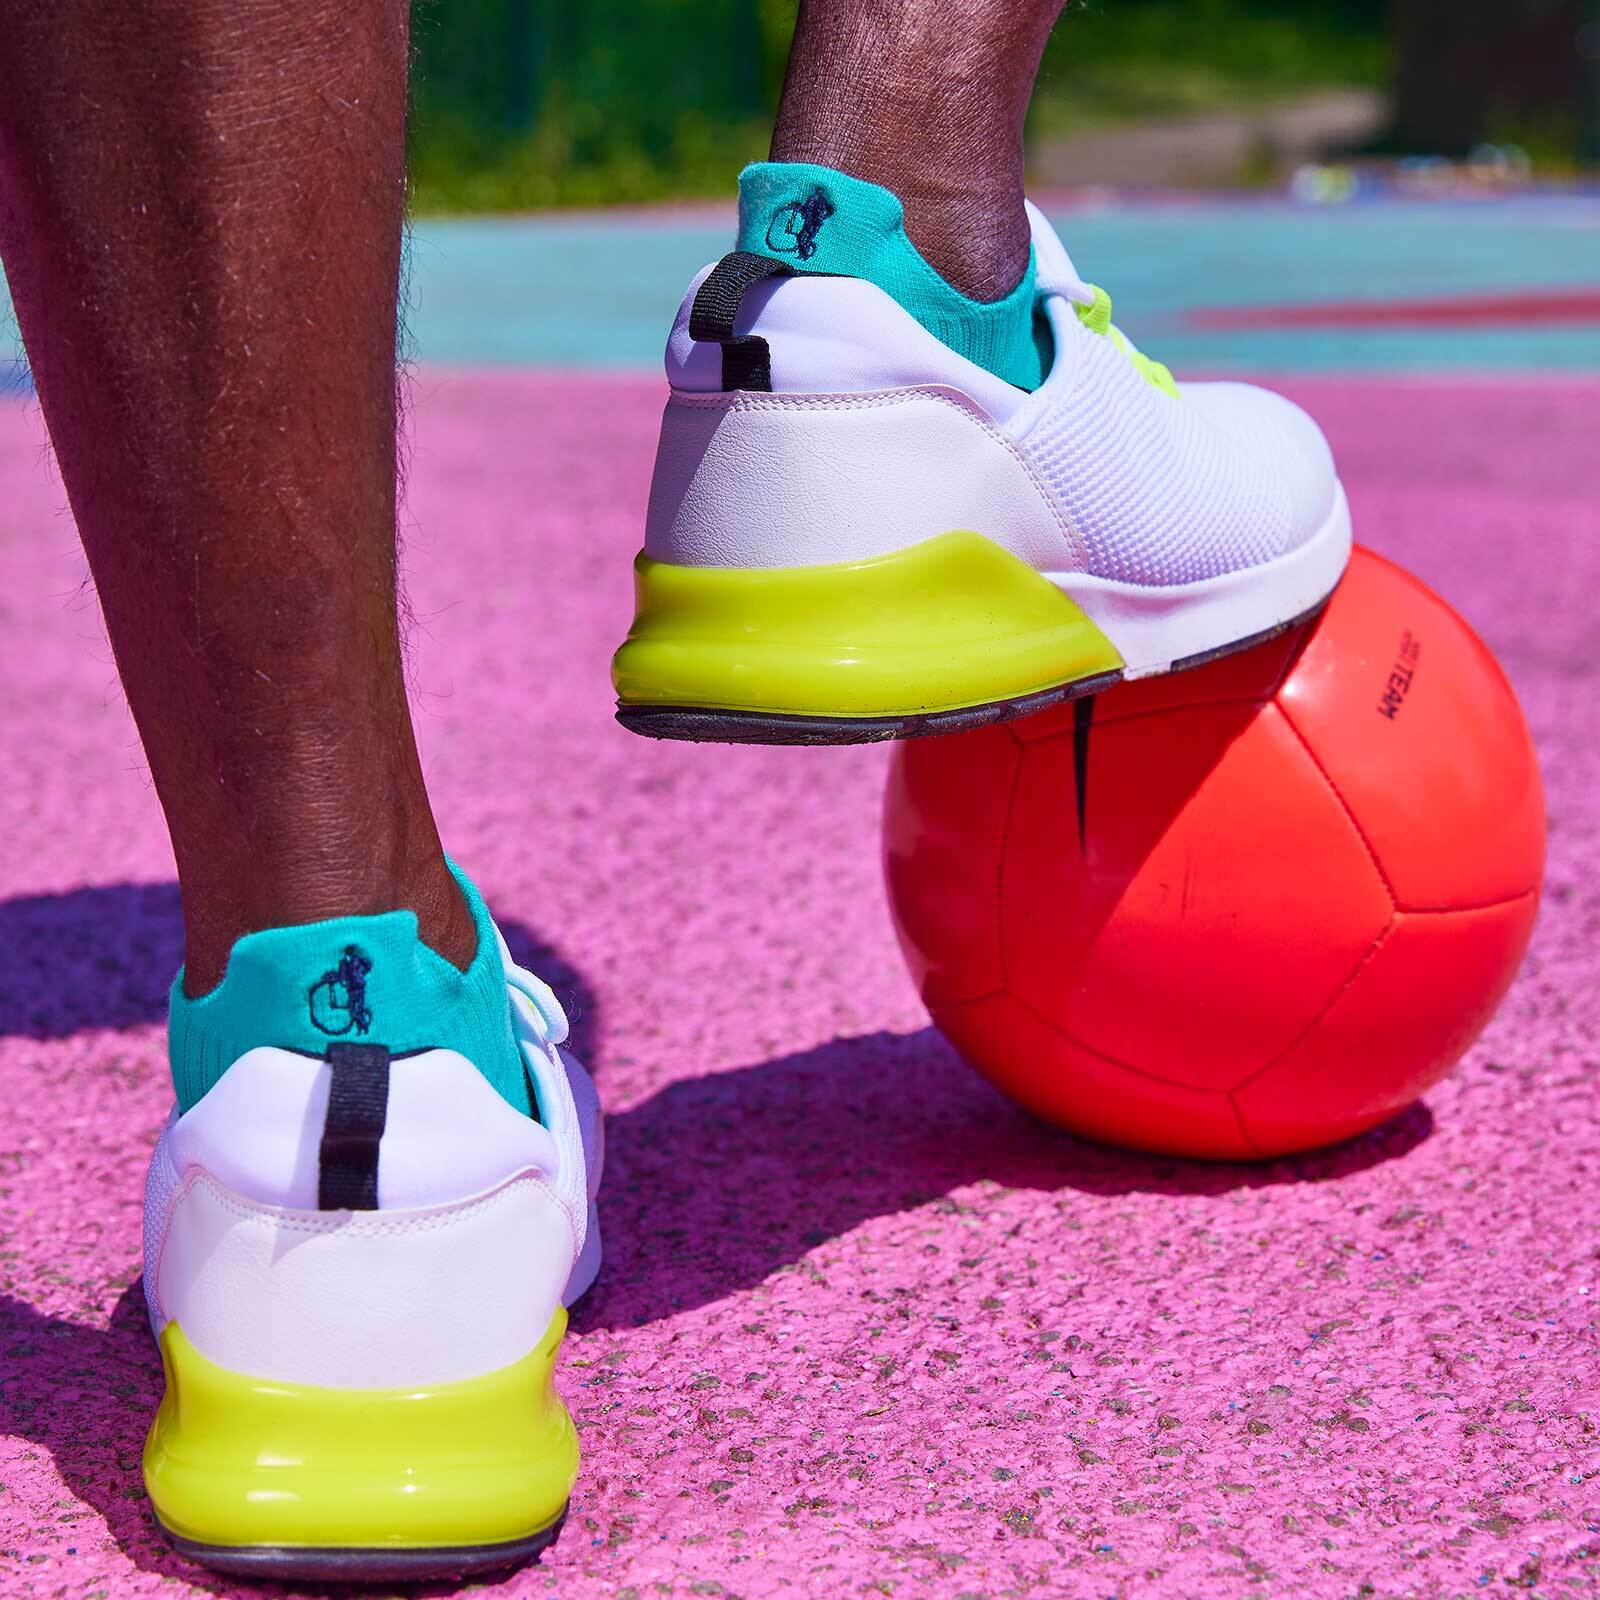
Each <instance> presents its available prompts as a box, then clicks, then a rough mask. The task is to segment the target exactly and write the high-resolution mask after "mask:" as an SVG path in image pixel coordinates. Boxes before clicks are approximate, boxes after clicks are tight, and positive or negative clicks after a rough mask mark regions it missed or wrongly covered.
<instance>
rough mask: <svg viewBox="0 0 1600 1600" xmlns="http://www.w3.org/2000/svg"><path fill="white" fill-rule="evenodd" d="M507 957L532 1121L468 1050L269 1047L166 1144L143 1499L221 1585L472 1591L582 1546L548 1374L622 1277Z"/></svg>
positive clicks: (157, 1193)
mask: <svg viewBox="0 0 1600 1600" xmlns="http://www.w3.org/2000/svg"><path fill="white" fill-rule="evenodd" d="M500 950H501V957H502V960H503V962H504V965H505V973H506V983H507V987H508V989H509V991H510V996H511V1010H512V1016H513V1022H514V1026H515V1029H516V1034H517V1041H518V1044H519V1045H520V1047H521V1050H522V1055H523V1059H524V1062H525V1064H526V1070H527V1073H528V1081H529V1085H530V1089H531V1097H532V1099H533V1100H534V1102H535V1104H536V1106H537V1111H538V1120H534V1119H533V1118H531V1117H528V1116H525V1115H523V1114H522V1113H521V1112H520V1111H518V1110H516V1109H515V1108H514V1107H512V1106H511V1105H510V1104H508V1103H507V1101H506V1100H504V1099H503V1098H502V1097H501V1096H500V1095H499V1094H498V1093H496V1091H495V1090H494V1089H493V1088H491V1087H490V1085H489V1083H488V1082H487V1081H486V1080H485V1078H484V1076H483V1074H482V1073H480V1072H479V1071H478V1069H477V1068H476V1067H475V1066H474V1065H473V1064H472V1063H471V1062H470V1061H468V1060H467V1059H466V1058H465V1057H464V1056H462V1055H459V1054H457V1053H456V1052H454V1051H451V1050H424V1051H421V1052H418V1053H414V1054H409V1055H402V1056H396V1057H393V1058H390V1057H389V1055H388V1052H387V1051H385V1050H383V1049H382V1047H380V1046H369V1045H362V1044H354V1045H340V1044H338V1043H335V1044H333V1045H332V1046H330V1047H329V1049H328V1052H327V1055H326V1057H318V1056H311V1055H301V1054H296V1053H295V1052H293V1051H289V1050H280V1049H268V1048H263V1049H255V1050H251V1051H249V1052H247V1053H246V1054H245V1055H243V1056H241V1057H240V1058H239V1059H238V1060H237V1061H235V1062H234V1063H233V1065H232V1066H231V1067H229V1068H228V1069H227V1071H226V1072H224V1073H223V1075H222V1076H221V1078H220V1079H219V1080H218V1081H217V1083H216V1085H215V1087H214V1088H212V1089H211V1090H210V1091H209V1092H208V1093H207V1094H206V1095H205V1096H204V1098H203V1099H201V1100H200V1101H199V1102H198V1103H197V1104H195V1105H194V1106H193V1108H192V1109H191V1110H190V1111H188V1112H187V1113H186V1114H183V1115H179V1114H178V1113H177V1112H176V1110H175V1111H174V1113H173V1115H172V1117H171V1118H170V1119H169V1121H168V1123H167V1125H166V1128H165V1129H164V1130H163V1132H162V1135H161V1140H160V1142H159V1144H158V1145H157V1146H156V1151H155V1155H154V1158H153V1159H152V1161H151V1163H150V1176H149V1183H148V1187H147V1190H146V1197H145V1295H146V1299H147V1301H148V1304H149V1310H150V1319H151V1325H152V1327H153V1328H154V1330H155V1333H156V1337H157V1339H158V1340H159V1342H160V1345H161V1353H162V1361H163V1364H164V1366H165V1369H166V1381H167V1389H166V1396H165V1398H164V1399H163V1401H162V1403H161V1409H160V1411H159V1413H158V1414H157V1416H156V1419H155V1422H154V1424H153V1425H152V1427H151V1429H150V1436H149V1440H148V1442H147V1444H146V1447H145V1455H144V1474H145V1484H146V1487H147V1488H148V1490H149V1493H150V1498H151V1501H152V1503H153V1504H154V1506H155V1510H156V1514H157V1516H158V1518H159V1519H160V1522H161V1524H162V1526H163V1528H164V1530H165V1531H166V1532H167V1533H168V1535H169V1536H170V1537H171V1538H172V1540H173V1542H174V1543H175V1544H176V1545H177V1546H178V1548H179V1549H180V1550H182V1551H183V1552H184V1553H186V1554H188V1555H190V1556H191V1557H193V1558H194V1559H196V1560H198V1561H201V1562H203V1563H205V1564H206V1565H208V1566H212V1567H218V1568H221V1569H222V1570H224V1571H229V1572H237V1573H243V1574H246V1575H249V1576H252V1577H260V1578H266V1579H278V1578H317V1579H324V1580H328V1579H337V1580H342V1579H354V1580H362V1581H366V1580H379V1579H381V1580H414V1579H430V1578H443V1577H456V1576H460V1575H462V1574H464V1573H469V1572H477V1571H483V1570H489V1569H494V1568H499V1567H505V1566H508V1565H512V1564H514V1563H516V1562H519V1561H521V1560H524V1559H526V1558H527V1557H529V1556H531V1555H533V1554H535V1553H537V1552H538V1551H539V1550H540V1549H542V1548H543V1547H544V1546H545V1545H547V1544H548V1543H550V1541H551V1540H552V1539H554V1537H555V1535H556V1532H557V1531H558V1529H559V1527H560V1524H561V1519H562V1517H563V1515H564V1514H565V1511H566V1505H567V1498H568V1494H569V1492H570V1490H571V1488H572V1483H573V1479H574V1477H575V1475H576V1472H577V1467H578V1443H577V1437H576V1434H575V1432H574V1430H573V1425H572V1420H571V1418H570V1417H569V1416H568V1414H567V1411H566V1408H565V1407H564V1406H563V1404H562V1402H561V1400H560V1398H559V1396H558V1395H557V1394H556V1392H555V1390H554V1388H553V1386H552V1381H551V1380H552V1372H553V1368H554V1365H555V1359H556V1353H557V1350H558V1349H559V1347H560V1344H561V1337H562V1333H563V1331H564V1329H565V1327H566V1311H565V1309H564V1307H565V1306H566V1305H569V1304H571V1303H572V1301H573V1300H574V1299H576V1297H577V1296H578V1295H580V1294H582V1293H583V1292H584V1290H585V1289H587V1288H588V1287H589V1285H590V1284H591V1283H592V1282H593V1281H594V1276H595V1273H596V1272H597V1271H598V1269H599V1265H600V1235H599V1231H598V1229H597V1226H596V1222H595V1212H594V1196H595V1191H596V1189H597V1187H598V1184H599V1178H600V1167H601V1161H602V1153H603V1152H602V1134H601V1122H600V1108H599V1102H598V1099H597V1097H596V1095H595V1091H594V1086H593V1084H592V1083H591V1082H590V1079H589V1077H588V1074H587V1073H586V1072H585V1071H584V1069H583V1068H582V1067H581V1066H580V1065H579V1064H578V1062H577V1061H576V1059H574V1058H573V1057H572V1056H571V1055H569V1054H567V1052H566V1051H564V1050H563V1049H562V1048H561V1044H562V1041H563V1040H564V1039H565V1038H566V1037H567V1021H566V1017H565V1015H564V1014H563V1012H562V1010H561V1007H560V1005H559V1003H558V1002H557V1001H556V999H555V997H554V995H553V994H552V993H551V992H550V990H549V989H548V988H547V987H546V986H545V985H544V984H543V983H541V982H540V981H539V979H537V978H535V977H534V976H533V975H532V974H531V973H528V972H525V971H523V970H522V969H521V968H520V967H518V966H516V965H515V963H513V962H512V960H511V958H510V956H509V954H508V953H507V952H506V949H505V945H504V943H503V941H502V943H501V946H500ZM374 1052H376V1054H374Z"/></svg>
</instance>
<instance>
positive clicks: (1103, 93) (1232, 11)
mask: <svg viewBox="0 0 1600 1600" xmlns="http://www.w3.org/2000/svg"><path fill="white" fill-rule="evenodd" d="M795 9H796V0H581V3H580V0H416V3H415V7H414V12H413V18H414V22H413V35H414V46H415V53H416V73H415V91H414V98H415V113H414V118H413V128H412V146H413V148H412V155H413V162H412V166H413V174H414V181H415V186H416V197H417V204H418V207H419V209H422V210H474V211H485V210H508V209H514V210H521V209H528V208H532V207H540V206H551V205H587V204H602V203H606V204H617V203H627V202H632V201H651V200H659V199H663V198H669V197H674V196H696V195H726V194H728V193H730V192H731V188H732V178H733V174H734V173H735V172H736V171H737V170H738V168H739V167H740V166H742V165H743V164H744V163H745V162H746V161H750V160H757V159H760V157H761V156H762V155H763V154H764V153H765V149H766V142H767V137H768V134H769V131H770V126H771V116H772V111H773V109H774V107H775V106H776V104H777V97H778V92H779V89H780V87H781V85H782V79H783V64H784V59H785V56H786V53H787V50H788V41H789V35H790V33H791V32H792V30H793V26H794V16H795ZM1384 9H1385V4H1384V0H1075V3H1074V4H1073V5H1072V7H1071V9H1070V10H1069V11H1068V13H1067V15H1066V16H1065V17H1064V18H1063V20H1062V22H1061V25H1060V26H1059V27H1058V28H1057V29H1056V33H1055V37H1054V38H1053V39H1052V41H1051V44H1050V48H1049V50H1048V52H1047V54H1046V58H1045V68H1044V71H1043V73H1042V74H1041V77H1040V83H1039V90H1038V93H1037V95H1036V96H1035V101H1034V112H1033V124H1034V132H1035V134H1036V135H1038V136H1043V137H1049V136H1051V135H1054V134H1058V133H1061V132H1063V131H1067V130H1069V129H1073V128H1077V127H1081V126H1084V125H1086V124H1105V123H1109V122H1116V121H1119V120H1131V119H1137V118H1142V117H1148V116H1151V115H1165V116H1171V115H1177V114H1182V113H1185V112H1193V111H1204V110H1213V109H1217V108H1220V107H1225V106H1228V105H1236V104H1240V103H1258V102H1260V101H1262V100H1264V99H1270V98H1272V97H1274V96H1279V95H1286V94H1292V93H1294V92H1296V91H1299V90H1302V89H1305V88H1307V87H1312V86H1316V85H1323V84H1341V83H1361V84H1366V83H1375V82H1379V81H1381V80H1382V78H1383V76H1384V73H1385V70H1386V46H1385V36H1384Z"/></svg>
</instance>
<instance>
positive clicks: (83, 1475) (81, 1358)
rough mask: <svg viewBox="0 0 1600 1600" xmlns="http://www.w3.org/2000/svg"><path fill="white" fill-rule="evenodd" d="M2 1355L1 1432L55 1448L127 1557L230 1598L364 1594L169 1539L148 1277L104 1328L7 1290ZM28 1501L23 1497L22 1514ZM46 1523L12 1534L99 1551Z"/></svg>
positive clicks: (435, 1589) (20, 1546) (54, 1511)
mask: <svg viewBox="0 0 1600 1600" xmlns="http://www.w3.org/2000/svg"><path fill="white" fill-rule="evenodd" d="M0 1354H3V1358H4V1363H5V1364H4V1368H3V1372H0V1432H4V1433H7V1434H10V1435H13V1436H15V1437H17V1438H21V1439H28V1440H31V1441H32V1442H33V1443H34V1444H37V1445H39V1446H40V1447H42V1448H43V1449H45V1450H48V1451H49V1452H50V1455H51V1456H52V1458H53V1459H54V1461H55V1465H56V1470H57V1472H58V1473H60V1475H61V1478H62V1480H63V1482H65V1484H66V1486H67V1488H68V1489H69V1490H70V1491H71V1493H72V1494H73V1495H74V1497H75V1498H76V1499H78V1500H79V1501H81V1502H83V1503H84V1504H85V1505H88V1506H91V1507H93V1508H94V1510H95V1511H97V1512H99V1514H100V1515H101V1517H103V1518H104V1519H105V1525H106V1528H107V1531H108V1532H109V1533H110V1534H111V1537H112V1538H113V1539H115V1540H116V1542H117V1545H118V1546H119V1548H120V1549H121V1550H122V1553H123V1554H124V1555H125V1556H126V1557H127V1558H128V1560H129V1561H131V1562H132V1563H133V1564H134V1566H136V1567H138V1568H139V1569H140V1571H142V1572H149V1573H154V1574H157V1575H158V1576H161V1577H165V1578H171V1579H174V1580H176V1581H177V1582H179V1583H181V1584H182V1585H183V1586H184V1587H185V1588H186V1589H190V1590H204V1591H206V1592H208V1593H210V1594H214V1595H217V1596H220V1597H223V1600H256V1597H260V1596H268V1595H291V1594H292V1595H298V1596H302V1597H303V1596H305V1595H306V1594H307V1593H308V1592H314V1591H319V1590H321V1589H323V1588H327V1587H331V1590H332V1592H334V1593H339V1594H349V1593H351V1592H352V1589H351V1586H350V1585H333V1586H324V1585H307V1584H296V1585H292V1586H285V1585H281V1584H268V1583H243V1582H239V1581H237V1580H235V1579H232V1578H227V1577H224V1576H223V1575H221V1574H220V1573H213V1572H208V1571H207V1570H206V1569H205V1568H203V1567H198V1566H196V1565H194V1564H193V1563H192V1562H189V1561H186V1560H184V1559H183V1557H181V1556H179V1555H178V1554H177V1553H176V1552H175V1551H174V1550H173V1549H172V1548H171V1547H170V1546H169V1545H168V1544H167V1542H166V1540H165V1539H164V1538H163V1537H162V1535H161V1531H160V1529H159V1528H158V1526H157V1524H156V1520H155V1513H154V1512H153V1511H152V1510H151V1509H150V1502H149V1501H148V1500H147V1499H146V1498H145V1493H144V1486H143V1482H142V1480H141V1477H140V1458H141V1456H142V1454H143V1451H144V1436H145V1431H146V1429H147V1428H148V1427H149V1425H150V1419H151V1417H153V1416H154V1415H155V1410H156V1406H157V1405H158V1404H159V1403H160V1400H161V1388H162V1383H161V1358H160V1356H159V1355H158V1354H157V1353H156V1346H155V1342H154V1341H153V1340H152V1339H151V1337H150V1326H149V1323H148V1322H147V1321H146V1317H145V1304H144V1285H143V1282H142V1281H141V1280H140V1279H139V1278H135V1279H134V1281H133V1282H132V1283H130V1284H129V1285H128V1287H127V1288H126V1289H124V1290H123V1292H122V1295H121V1297H120V1298H119V1299H118V1301H117V1304H116V1307H115V1309H114V1310H113V1311H112V1313H111V1319H110V1321H109V1323H108V1324H107V1326H105V1327H104V1328H94V1327H89V1326H86V1325H85V1324H83V1323H79V1322H72V1321H69V1320H67V1319H66V1318H64V1317H50V1316H45V1315H44V1314H43V1313H41V1312H38V1311H36V1310H34V1308H33V1307H32V1306H29V1305H26V1304H25V1303H23V1302H22V1301H20V1300H17V1299H14V1298H13V1297H12V1296H10V1295H3V1294H0ZM26 1462H27V1458H26V1455H24V1456H23V1458H22V1461H21V1462H20V1463H19V1464H18V1465H19V1467H20V1468H21V1471H23V1472H25V1471H26V1470H27V1466H26ZM18 1475H19V1476H20V1473H19V1474H18ZM18 1498H20V1497H18V1496H15V1495H14V1496H13V1512H14V1513H15V1504H16V1500H17V1499H18ZM37 1515H38V1517H39V1523H38V1526H37V1527H36V1528H29V1527H27V1526H26V1525H25V1523H23V1522H21V1521H20V1520H19V1519H18V1518H16V1516H15V1514H14V1515H13V1522H12V1528H11V1529H10V1530H8V1537H9V1539H10V1541H11V1542H12V1544H13V1546H14V1548H16V1549H17V1550H18V1552H19V1553H22V1554H24V1555H27V1554H38V1553H42V1552H44V1551H46V1550H48V1551H51V1552H60V1551H62V1550H63V1549H65V1550H66V1551H67V1552H68V1553H70V1554H72V1555H76V1556H78V1557H79V1559H83V1557H84V1556H86V1555H88V1554H89V1553H90V1552H88V1551H87V1550H85V1549H84V1548H83V1547H84V1546H88V1545H90V1544H91V1543H92V1542H93V1541H94V1540H95V1538H96V1537H97V1531H96V1530H92V1529H91V1528H89V1527H87V1526H84V1528H83V1531H82V1533H80V1534H79V1535H78V1538H79V1540H80V1541H81V1544H80V1545H79V1546H77V1547H74V1546H72V1545H71V1543H70V1539H71V1536H70V1535H67V1534H64V1533H63V1531H62V1526H61V1522H60V1520H59V1518H60V1508H59V1505H58V1504H51V1505H48V1507H47V1508H45V1507H41V1509H40V1511H39V1512H38V1513H37ZM30 1546H32V1547H33V1548H30ZM386 1587H393V1586H392V1585H389V1586H386ZM461 1587H462V1585H460V1584H455V1583H430V1584H424V1585H407V1586H406V1593H407V1594H408V1595H413V1596H416V1597H418V1600H426V1597H428V1596H434V1595H448V1594H455V1593H457V1592H459V1590H460V1589H461Z"/></svg>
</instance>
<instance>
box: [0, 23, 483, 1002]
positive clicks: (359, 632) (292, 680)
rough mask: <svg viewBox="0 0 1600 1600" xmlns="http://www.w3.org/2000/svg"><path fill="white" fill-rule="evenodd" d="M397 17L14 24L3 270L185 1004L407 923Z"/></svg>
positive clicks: (428, 906) (1, 144) (418, 824)
mask: <svg viewBox="0 0 1600 1600" xmlns="http://www.w3.org/2000/svg"><path fill="white" fill-rule="evenodd" d="M406 32H407V5H406V0H338V3H336V4H335V3H330V0H313V3H309V4H308V3H302V0H239V3H235V4H217V3H211V0H126V3H125V4H121V5H116V6H111V7H106V6H102V5H98V4H94V3H91V0H58V3H55V4H52V5H48V6H39V5H35V4H31V3H28V0H0V75H3V78H4V82H5V85H6V89H5V93H4V95H0V253H3V257H4V261H5V267H6V272H7V275H8V277H9V279H10V283H11V288H12V293H13V296H14V298H15V302H16V308H17V315H18V319H19V321H20V323H21V326H22V332H23V337H24V340H25V343H26V345H27V348H28V351H29V356H30V360H31V362H32V367H33V373H34V377H35V381H36V383H37V386H38V392H39V398H40V402H41V404H42V406H43V410H44V415H45V419H46V421H47V423H48V425H49V428H50V434H51V438H52V441H53V443H54V446H55V450H56V455H57V457H58V459H59V461H60V465H61V470H62V474H63V476H64V478H65V480H66V486H67V492H68V495H69V497H70V500H71V503H72V509H73V512H74V515H75V516H76V518H77V523H78V527H79V530H80V531H81V534H82V537H83V543H84V547H85V549H86V550H87V552H88V556H89V562H90V566H91V568H92V570H93V573H94V578H95V583H96V586H97V588H98V590H99V593H100V599H101V604H102V606H103V607H104V610H105V616H106V622H107V626H108V628H109V630H110V635H111V642H112V645H113V648H114V649H115V652H116V658H117V665H118V668H119V670H120V672H121V675H122V680H123V684H124V687H125V688H126V691H127V695H128V699H129V702H130V704H131V705H132V708H133V713H134V716H135V719H136V720H137V722H138V726H139V733H140V736H141V738H142V739H143V742H144V748H145V751H146V754H147V756H148V758H149V762H150V768H151V772H152V774H153V776H154V780H155V785H156V790H157V793H158V794H159V796H160V799H161V804H162V807H163V809H164V811H165V813H166V817H167V822H168V826H169V828H170V830H171V834H172V842H173V849H174V852H175V854H176V857H177V863H178V874H179V878H180V880H181V884H182V890H183V905H184V919H185V929H186V988H187V991H188V992H189V993H190V994H198V993H202V992H204V991H206V990H208V989H209V988H211V987H212V986H213V985H214V984H215V983H216V982H217V981H218V980H219V979H220V978H221V976H222V972H223V969H224V966H225V964H226V961H227V956H228V951H229V949H230V947H231V946H232V944H233V942H234V941H235V939H237V938H238V937H239V936H240V935H242V934H245V933H248V932H251V931H252V930H255V929H259V928H266V927H272V926H280V925H284V924H290V923H298V922H308V921H313V920H316V919H319V918H323V917H328V916H335V915H341V914H345V913H364V912H373V911H381V910H389V909H394V908H411V909H414V910H415V911H416V912H417V913H418V915H419V917H420V919H421V929H422V936H423V938H424V940H425V941H426V942H427V943H428V944H430V945H432V946H433V948H435V949H436V950H438V951H439V952H440V953H441V954H442V955H444V956H446V957H447V958H448V959H450V960H451V961H452V962H454V963H455V964H456V965H458V966H461V965H465V964H466V963H467V962H468V961H469V960H470V959H471V957H472V954H473V950H474V945H475V933H474V928H473V923H472V920H471V918H470V917H469V916H468V914H467V912H466V909H465V907H464V906H463V904H462V901H461V898H460V896H459V894H458V893H457V891H456V888H455V885H454V882H453V880H452V879H451V877H450V875H449V872H448V870H447V868H446V865H445V862H444V858H443V856H442V854H441V851H440V846H439V839H438V834H437V832H436V830H435V826H434V821H433V816H432V813H431V811H430V809H429V804H428V798H427V795H426V793H425V791H424V788H423V781H422V774H421V769H420V767H419V765H418V761H417V752H416V746H415V742H414V739H413V736H412V729H411V722H410V717H409V713H408V709H407V705H406V694H405V682H404V673H403V667H402V660H401V647H400V640H399V633H398V628H397V622H396V576H395V490H396V464H395V426H396V393H395V383H396V378H395V340H396V293H397V284H398V279H399V271H400V245H401V224H402V217H403V210H404V200H405V173H404V125H405V108H406V68H407V38H406Z"/></svg>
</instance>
